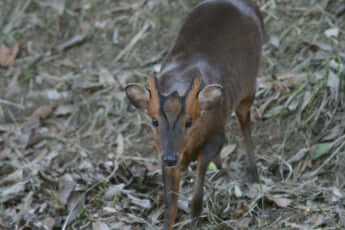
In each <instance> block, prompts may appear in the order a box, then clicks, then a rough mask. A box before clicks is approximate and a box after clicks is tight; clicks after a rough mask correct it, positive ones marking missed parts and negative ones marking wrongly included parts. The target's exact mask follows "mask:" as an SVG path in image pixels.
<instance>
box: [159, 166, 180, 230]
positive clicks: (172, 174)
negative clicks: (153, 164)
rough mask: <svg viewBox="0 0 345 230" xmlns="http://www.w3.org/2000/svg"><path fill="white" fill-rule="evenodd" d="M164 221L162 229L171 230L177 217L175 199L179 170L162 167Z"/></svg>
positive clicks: (176, 196)
mask: <svg viewBox="0 0 345 230" xmlns="http://www.w3.org/2000/svg"><path fill="white" fill-rule="evenodd" d="M162 171H163V182H164V200H165V206H166V208H165V218H164V219H165V220H164V229H165V230H171V229H172V226H173V224H174V221H175V219H176V215H177V199H178V192H179V187H180V175H181V169H180V168H178V167H173V168H169V167H165V166H163V170H162Z"/></svg>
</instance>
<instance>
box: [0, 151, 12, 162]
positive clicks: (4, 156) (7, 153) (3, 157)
mask: <svg viewBox="0 0 345 230" xmlns="http://www.w3.org/2000/svg"><path fill="white" fill-rule="evenodd" d="M10 153H11V149H9V148H6V149H4V150H2V151H1V152H0V161H3V160H6V159H8V158H9V156H10Z"/></svg>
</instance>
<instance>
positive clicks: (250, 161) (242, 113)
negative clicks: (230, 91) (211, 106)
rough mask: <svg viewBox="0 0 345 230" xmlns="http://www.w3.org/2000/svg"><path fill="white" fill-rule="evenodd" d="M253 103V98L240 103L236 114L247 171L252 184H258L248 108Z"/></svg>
mask: <svg viewBox="0 0 345 230" xmlns="http://www.w3.org/2000/svg"><path fill="white" fill-rule="evenodd" d="M252 103H253V98H248V99H245V100H243V101H241V103H240V105H239V106H238V107H237V110H236V114H237V117H238V120H239V122H240V126H241V131H242V135H243V142H244V145H245V148H246V152H247V155H246V162H247V170H248V174H249V177H250V180H251V181H252V182H258V181H259V177H258V169H257V167H256V160H255V153H254V144H253V140H252V136H251V124H250V107H251V105H252Z"/></svg>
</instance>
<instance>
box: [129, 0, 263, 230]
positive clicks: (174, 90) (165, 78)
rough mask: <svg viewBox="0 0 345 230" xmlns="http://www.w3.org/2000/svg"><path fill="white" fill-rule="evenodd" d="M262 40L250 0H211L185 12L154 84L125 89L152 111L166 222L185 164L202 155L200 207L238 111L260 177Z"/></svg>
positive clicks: (168, 225) (194, 205)
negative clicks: (257, 135) (255, 126)
mask: <svg viewBox="0 0 345 230" xmlns="http://www.w3.org/2000/svg"><path fill="white" fill-rule="evenodd" d="M262 43H263V24H262V21H261V16H260V13H259V11H258V9H257V7H256V6H255V5H254V4H252V3H250V2H249V0H242V1H241V0H206V1H204V2H202V3H200V4H199V5H197V6H196V7H195V8H194V9H193V10H192V11H191V13H190V14H189V15H188V16H187V18H186V20H185V22H184V24H183V26H182V28H181V30H180V32H179V35H178V37H177V39H176V41H175V44H174V45H173V47H172V49H170V51H169V53H168V55H167V57H166V58H165V60H164V61H163V64H162V69H161V71H160V73H159V74H158V76H157V77H156V78H154V77H149V90H146V89H145V88H143V87H141V86H140V85H137V84H130V85H129V86H128V87H127V89H126V90H127V96H128V97H129V99H130V101H131V102H132V103H133V104H134V105H136V106H137V107H139V108H141V109H143V110H145V111H146V112H147V113H148V114H149V115H150V116H151V117H152V125H153V128H152V130H153V138H154V140H155V143H156V147H157V150H158V152H159V155H160V159H162V171H163V180H164V189H165V193H164V194H165V203H166V212H165V227H164V228H165V229H172V225H173V223H174V220H175V218H176V214H177V199H178V197H177V196H178V190H179V181H180V173H181V169H182V168H184V167H186V166H188V164H189V163H190V162H191V161H193V160H196V161H197V176H196V180H195V184H194V189H193V198H192V200H191V203H190V210H191V213H192V215H193V216H199V215H200V213H201V210H202V197H203V184H204V177H205V172H206V170H207V168H208V164H209V163H210V161H214V162H215V163H216V165H217V167H221V161H220V156H219V153H220V150H221V148H222V146H223V144H224V140H225V132H224V127H225V123H226V121H227V117H229V116H230V114H231V113H232V112H233V111H236V114H237V117H238V119H239V122H240V125H241V130H242V134H243V137H244V144H245V147H246V151H247V168H248V173H249V176H250V178H251V179H252V180H253V181H257V180H258V175H257V167H256V163H255V154H254V145H253V142H252V138H251V135H250V106H251V104H252V102H253V100H254V96H255V87H256V77H257V72H258V68H259V63H260V58H261V49H262Z"/></svg>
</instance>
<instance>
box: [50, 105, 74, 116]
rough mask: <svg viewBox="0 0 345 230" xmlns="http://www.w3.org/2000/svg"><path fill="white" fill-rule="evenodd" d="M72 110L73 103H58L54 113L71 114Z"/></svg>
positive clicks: (60, 114) (57, 114) (59, 114)
mask: <svg viewBox="0 0 345 230" xmlns="http://www.w3.org/2000/svg"><path fill="white" fill-rule="evenodd" d="M73 110H74V107H73V105H59V106H58V107H57V108H56V110H55V112H54V114H55V115H56V116H66V115H68V114H71V113H72V112H73Z"/></svg>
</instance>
